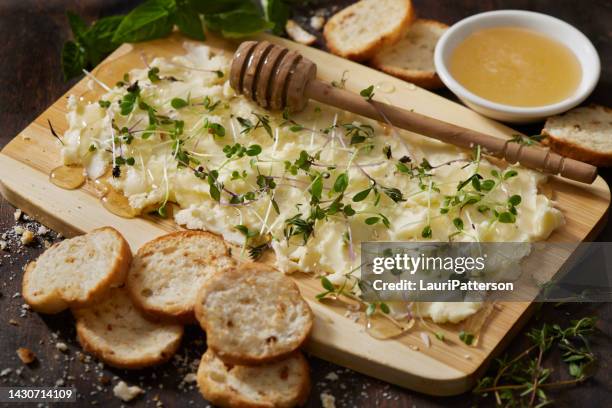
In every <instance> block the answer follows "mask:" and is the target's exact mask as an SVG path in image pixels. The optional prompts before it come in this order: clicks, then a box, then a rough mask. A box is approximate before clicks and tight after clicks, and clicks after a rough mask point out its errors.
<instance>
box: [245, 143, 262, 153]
mask: <svg viewBox="0 0 612 408" xmlns="http://www.w3.org/2000/svg"><path fill="white" fill-rule="evenodd" d="M260 153H261V146H260V145H258V144H253V145H250V146H249V148H248V149H247V150H246V155H247V156H257V155H258V154H260Z"/></svg>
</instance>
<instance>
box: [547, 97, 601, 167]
mask: <svg viewBox="0 0 612 408" xmlns="http://www.w3.org/2000/svg"><path fill="white" fill-rule="evenodd" d="M542 134H543V135H546V136H547V137H546V138H545V139H544V140H543V144H545V145H548V146H550V148H551V149H552V150H553V151H555V152H557V153H559V154H560V155H562V156H566V157H571V158H572V159H576V160H580V161H583V162H587V163H590V164H592V165H594V166H599V167H612V138H611V137H610V135H611V134H612V109H610V108H608V107H605V106H601V105H594V104H593V105H590V106H585V107H581V108H576V109H573V110H570V111H569V112H566V113H564V114H561V115H557V116H552V117H550V118H548V119H547V120H546V123H545V125H544V129H542Z"/></svg>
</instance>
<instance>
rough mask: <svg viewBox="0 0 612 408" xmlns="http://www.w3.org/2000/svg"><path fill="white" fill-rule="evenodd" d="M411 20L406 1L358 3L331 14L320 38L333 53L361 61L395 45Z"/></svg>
mask: <svg viewBox="0 0 612 408" xmlns="http://www.w3.org/2000/svg"><path fill="white" fill-rule="evenodd" d="M413 20H414V9H413V7H412V2H411V1H410V0H361V1H359V2H357V3H355V4H353V5H351V6H349V7H347V8H345V9H343V10H341V11H340V12H338V13H336V14H334V15H333V16H332V17H331V18H330V19H329V20H328V21H327V23H326V24H325V27H324V29H323V36H324V37H325V41H326V43H327V47H328V48H329V49H330V51H331V52H333V53H334V54H337V55H340V56H341V57H344V58H348V59H352V60H355V61H363V60H367V59H370V58H371V57H372V56H373V55H374V54H375V53H376V52H377V51H378V50H379V49H380V48H381V47H383V46H387V45H391V44H394V43H396V42H397V41H398V40H399V39H400V37H401V36H402V35H403V34H404V33H405V32H406V30H407V29H408V27H409V26H410V23H412V21H413Z"/></svg>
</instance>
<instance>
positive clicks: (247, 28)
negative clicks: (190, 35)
mask: <svg viewBox="0 0 612 408" xmlns="http://www.w3.org/2000/svg"><path fill="white" fill-rule="evenodd" d="M204 21H205V22H206V26H207V27H208V28H209V29H210V30H212V31H217V32H220V33H221V34H222V35H223V36H224V37H228V38H239V37H244V36H248V35H251V34H255V33H258V32H260V31H264V30H269V29H271V28H272V27H273V26H274V24H272V23H269V22H268V21H266V20H264V19H263V18H261V16H260V15H259V13H257V11H250V10H235V11H230V12H227V13H220V14H213V15H206V16H205V17H204Z"/></svg>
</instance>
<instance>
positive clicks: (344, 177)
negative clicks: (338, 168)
mask: <svg viewBox="0 0 612 408" xmlns="http://www.w3.org/2000/svg"><path fill="white" fill-rule="evenodd" d="M348 184H349V178H348V173H346V172H344V173H340V175H339V176H338V177H337V178H336V181H335V182H334V191H335V192H336V193H342V192H344V190H346V188H347V187H348Z"/></svg>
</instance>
